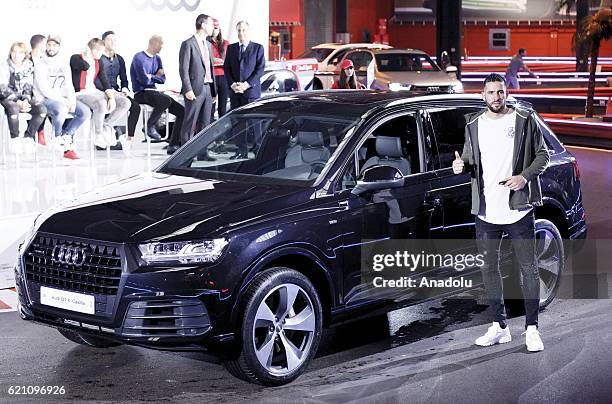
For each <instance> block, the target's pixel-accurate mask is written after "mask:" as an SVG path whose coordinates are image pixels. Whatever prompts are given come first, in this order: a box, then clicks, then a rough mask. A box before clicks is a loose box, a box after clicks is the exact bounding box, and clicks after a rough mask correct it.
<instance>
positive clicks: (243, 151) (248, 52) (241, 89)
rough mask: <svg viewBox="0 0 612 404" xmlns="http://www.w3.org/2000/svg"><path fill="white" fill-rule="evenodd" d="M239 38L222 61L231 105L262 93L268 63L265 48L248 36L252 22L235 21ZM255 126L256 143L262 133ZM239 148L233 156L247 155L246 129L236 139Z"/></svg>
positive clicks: (236, 106)
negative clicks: (264, 73) (261, 80)
mask: <svg viewBox="0 0 612 404" xmlns="http://www.w3.org/2000/svg"><path fill="white" fill-rule="evenodd" d="M236 29H237V31H238V42H236V43H233V44H231V45H230V46H229V47H228V48H227V55H226V57H225V63H224V65H223V68H224V71H225V77H226V80H227V84H228V85H229V86H230V104H231V107H232V109H234V108H238V107H240V106H243V105H246V104H248V103H250V102H253V101H255V100H256V99H258V98H259V97H261V84H260V82H259V80H260V79H261V76H262V74H263V72H264V67H265V64H266V61H265V58H264V48H263V46H261V45H260V44H258V43H255V42H251V41H250V40H249V24H248V23H247V22H246V21H240V22H239V23H238V24H236ZM254 129H255V143H256V145H257V144H259V138H260V136H261V135H260V133H258V132H259V131H258V130H257V129H258V128H254ZM237 146H238V151H237V152H236V154H235V155H233V156H232V157H230V159H242V158H247V155H248V148H247V140H246V129H245V131H244V132H243V134H242V136H239V137H238V139H237Z"/></svg>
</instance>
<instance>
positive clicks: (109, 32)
mask: <svg viewBox="0 0 612 404" xmlns="http://www.w3.org/2000/svg"><path fill="white" fill-rule="evenodd" d="M109 35H115V32H114V31H106V32H105V33H103V34H102V40H105V39H106V37H107V36H109Z"/></svg>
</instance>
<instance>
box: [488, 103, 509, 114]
mask: <svg viewBox="0 0 612 404" xmlns="http://www.w3.org/2000/svg"><path fill="white" fill-rule="evenodd" d="M487 108H489V111H491V112H493V113H495V114H499V113H501V112H503V111H504V110H505V109H506V103H505V102H501V103H500V104H499V107H497V108H495V107H494V106H493V104H489V103H487Z"/></svg>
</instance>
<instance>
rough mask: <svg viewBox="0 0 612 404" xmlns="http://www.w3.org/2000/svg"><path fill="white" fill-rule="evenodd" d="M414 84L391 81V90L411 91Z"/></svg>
mask: <svg viewBox="0 0 612 404" xmlns="http://www.w3.org/2000/svg"><path fill="white" fill-rule="evenodd" d="M411 87H412V84H405V83H389V90H391V91H409V90H410V88H411Z"/></svg>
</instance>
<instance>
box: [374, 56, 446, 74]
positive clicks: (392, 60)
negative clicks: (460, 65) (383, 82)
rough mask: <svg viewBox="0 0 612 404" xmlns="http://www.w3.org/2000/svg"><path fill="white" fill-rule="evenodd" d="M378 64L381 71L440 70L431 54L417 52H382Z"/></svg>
mask: <svg viewBox="0 0 612 404" xmlns="http://www.w3.org/2000/svg"><path fill="white" fill-rule="evenodd" d="M376 64H377V66H378V71H380V72H416V71H429V72H437V71H440V69H439V68H438V66H437V65H436V64H435V63H434V62H433V60H431V59H430V58H429V56H427V55H422V54H416V53H386V52H385V53H380V54H378V55H376Z"/></svg>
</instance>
